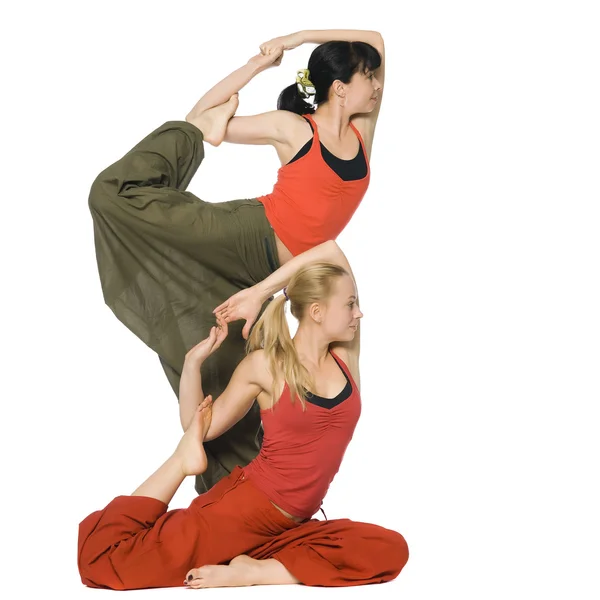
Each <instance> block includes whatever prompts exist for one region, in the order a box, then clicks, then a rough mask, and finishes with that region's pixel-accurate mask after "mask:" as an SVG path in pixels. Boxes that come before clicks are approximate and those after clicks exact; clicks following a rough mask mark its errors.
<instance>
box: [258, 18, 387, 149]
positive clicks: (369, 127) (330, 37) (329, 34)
mask: <svg viewBox="0 0 600 600" xmlns="http://www.w3.org/2000/svg"><path fill="white" fill-rule="evenodd" d="M334 40H335V41H340V42H364V43H366V44H369V45H371V46H373V48H375V49H376V50H377V52H379V55H380V56H381V64H380V65H379V68H377V69H376V70H375V71H374V73H373V77H374V79H376V82H375V84H376V88H378V100H377V104H376V105H375V108H373V110H372V111H371V112H370V113H362V114H357V115H354V116H353V117H352V123H353V124H354V125H355V127H356V128H357V129H358V130H359V131H360V134H361V136H362V138H363V140H364V142H365V146H366V147H367V153H368V155H369V156H371V149H372V147H373V137H374V135H375V125H376V124H377V119H378V117H379V111H380V109H381V100H382V97H383V83H384V79H385V45H384V43H383V36H382V35H381V33H379V32H378V31H368V30H361V29H320V30H315V29H311V30H304V31H296V32H294V33H290V34H289V35H285V36H281V37H277V38H274V39H272V40H270V41H268V42H265V43H264V44H261V46H260V49H261V52H272V51H273V50H274V49H275V48H279V47H283V49H284V51H285V50H290V49H292V48H296V47H298V46H300V45H302V44H323V43H325V42H330V41H334ZM377 84H378V85H377Z"/></svg>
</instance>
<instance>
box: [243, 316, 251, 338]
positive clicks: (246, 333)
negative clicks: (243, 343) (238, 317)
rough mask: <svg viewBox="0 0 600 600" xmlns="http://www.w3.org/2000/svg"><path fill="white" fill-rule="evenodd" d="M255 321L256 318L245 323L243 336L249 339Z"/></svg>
mask: <svg viewBox="0 0 600 600" xmlns="http://www.w3.org/2000/svg"><path fill="white" fill-rule="evenodd" d="M253 323H254V319H248V320H247V321H246V324H245V325H244V329H242V337H243V338H244V339H245V340H247V339H248V336H249V335H250V329H251V328H252V325H253Z"/></svg>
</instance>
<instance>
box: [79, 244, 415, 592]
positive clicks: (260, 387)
mask: <svg viewBox="0 0 600 600" xmlns="http://www.w3.org/2000/svg"><path fill="white" fill-rule="evenodd" d="M340 254H341V253H340V252H338V254H337V255H336V258H337V259H338V264H334V263H330V262H326V263H323V262H316V263H312V264H306V261H305V260H304V259H303V257H296V258H294V259H293V260H292V261H290V263H288V264H286V265H285V266H284V267H282V268H281V269H280V270H279V271H277V272H276V273H274V274H273V275H271V276H270V277H268V278H267V279H266V280H265V282H264V283H261V284H258V285H259V286H261V285H264V286H266V287H268V288H272V289H273V288H275V289H276V288H279V289H281V288H280V286H282V284H285V283H287V282H288V281H289V283H288V285H287V288H285V289H284V293H283V294H280V295H279V296H278V297H277V298H276V299H275V300H273V301H272V302H271V303H270V304H269V306H268V307H267V309H266V310H265V311H264V313H263V315H262V316H261V318H260V319H259V321H258V322H257V324H256V327H255V328H254V329H253V331H252V333H251V335H250V338H249V340H248V350H249V353H248V354H247V356H246V357H245V358H244V359H243V360H242V362H241V363H240V364H239V365H238V367H237V368H236V370H235V372H234V374H233V377H232V379H231V381H230V382H229V385H228V386H227V388H226V389H225V391H224V392H223V393H222V394H221V395H220V396H219V397H218V398H217V399H216V400H215V402H214V404H213V403H212V398H211V397H210V396H208V397H206V398H205V394H204V392H205V388H204V382H203V380H202V377H201V375H200V372H201V368H200V367H201V366H202V364H204V362H205V361H206V360H207V359H208V357H209V356H210V355H212V354H214V353H215V352H216V351H217V350H218V349H219V347H220V346H221V345H222V344H223V342H224V341H225V339H226V338H227V334H228V330H227V323H226V322H225V321H223V320H220V319H218V324H217V326H216V327H213V328H212V329H211V330H210V332H209V335H208V337H207V338H206V339H205V340H203V341H202V342H200V343H199V344H197V345H196V346H194V347H193V348H192V349H191V350H190V351H189V352H188V353H187V354H186V358H185V363H184V366H183V373H182V377H181V394H180V416H181V423H182V425H183V427H184V429H185V434H184V435H183V438H182V439H181V441H180V442H179V445H178V446H177V448H176V450H175V452H174V453H173V454H172V455H171V456H170V457H169V458H168V459H167V461H166V462H165V463H164V464H163V465H162V466H161V467H160V468H159V469H158V470H157V471H156V472H155V473H154V474H153V475H152V476H150V478H149V479H147V480H146V481H145V482H144V483H143V484H142V485H141V486H140V487H139V488H137V490H136V491H135V492H133V494H132V495H131V496H118V497H117V498H115V499H114V500H112V501H111V502H110V503H109V504H108V505H107V506H106V507H105V508H104V509H102V510H100V511H96V512H94V513H92V514H91V515H89V516H88V517H87V518H86V519H84V520H83V521H82V523H81V524H80V527H79V544H78V566H79V572H80V575H81V579H82V582H83V583H85V584H86V585H88V586H91V587H107V588H112V589H137V588H147V587H170V586H177V585H182V584H183V583H185V584H187V585H189V586H190V587H194V588H207V587H226V586H246V585H257V584H263V585H264V584H294V583H302V584H305V585H313V586H355V585H363V584H368V583H380V582H386V581H390V580H391V579H394V578H395V577H397V575H398V574H399V573H400V571H401V570H402V568H403V567H404V565H405V564H406V562H407V560H408V546H407V544H406V541H405V540H404V538H403V536H402V535H400V534H399V533H397V532H395V531H392V530H390V529H385V528H383V527H380V526H377V525H371V524H367V523H357V522H353V521H350V520H349V519H338V520H331V521H330V520H327V518H325V520H324V521H322V520H317V519H313V518H312V517H313V515H314V514H315V513H316V512H317V511H318V510H319V509H320V507H321V504H322V501H323V498H324V497H325V495H326V493H327V490H328V488H329V486H330V484H331V482H332V480H333V478H334V476H335V474H336V473H337V472H338V469H339V467H340V464H341V462H342V459H343V456H344V453H345V451H346V448H347V446H348V444H349V442H350V440H351V438H352V435H353V432H354V429H355V427H356V424H357V421H358V419H359V416H360V412H361V398H360V376H359V349H360V348H359V345H360V341H359V322H360V319H361V318H362V316H363V315H362V312H361V311H360V308H359V306H358V303H357V291H356V286H355V284H354V280H353V278H352V276H351V275H350V273H349V271H348V269H347V268H344V267H342V266H341V265H343V264H347V262H346V261H345V257H343V255H341V258H340ZM327 255H328V253H327V252H323V251H322V252H321V253H320V254H317V255H316V257H317V258H318V257H319V256H320V257H324V256H327ZM296 269H298V270H296ZM291 272H293V273H294V274H293V275H292V277H291V279H290V273H291ZM288 301H289V303H290V307H291V308H290V310H291V313H292V314H293V315H294V317H296V319H298V329H297V331H296V334H295V336H294V338H293V339H292V337H291V335H290V331H289V329H288V324H287V320H286V316H285V305H286V303H287V302H288ZM220 351H221V352H222V351H223V349H222V348H221V350H220ZM255 399H256V400H257V402H258V405H259V407H260V410H261V414H262V418H263V422H264V428H265V437H264V443H263V446H262V448H261V451H260V453H259V455H258V456H257V457H256V458H255V459H254V460H253V461H252V462H251V463H250V464H249V465H247V466H246V467H244V468H240V467H236V468H234V469H233V471H232V473H231V474H230V475H229V476H228V477H226V478H224V479H222V480H221V481H220V482H219V483H218V484H217V485H215V486H214V487H213V488H212V489H211V490H210V491H208V492H206V493H204V494H201V495H200V496H198V497H197V498H196V499H195V500H193V501H192V503H191V505H190V506H189V508H187V509H174V510H171V511H168V510H167V509H168V504H169V502H170V501H171V499H172V498H173V495H174V494H175V492H176V491H177V489H178V488H179V486H180V485H181V483H182V481H183V480H184V479H185V477H186V476H188V475H197V474H200V473H202V472H203V471H204V470H205V469H206V467H207V459H206V454H205V451H204V449H203V441H204V442H206V441H208V440H212V439H214V438H218V436H220V435H222V434H223V433H224V432H226V431H227V430H229V429H230V428H231V427H232V426H233V425H234V424H235V423H236V422H238V421H239V420H240V419H241V418H242V417H243V416H244V415H245V414H246V413H247V412H248V410H249V409H250V407H251V406H252V405H253V403H254V402H255Z"/></svg>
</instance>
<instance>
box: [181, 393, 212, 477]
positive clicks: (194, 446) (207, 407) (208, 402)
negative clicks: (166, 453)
mask: <svg viewBox="0 0 600 600" xmlns="http://www.w3.org/2000/svg"><path fill="white" fill-rule="evenodd" d="M211 419H212V396H207V398H206V399H205V400H204V401H203V402H202V403H201V404H200V406H199V407H198V408H197V409H196V412H195V414H194V417H193V419H192V422H191V423H190V425H189V427H188V428H187V429H186V431H185V433H184V434H183V437H182V438H181V440H180V442H179V444H178V446H177V449H176V450H175V455H176V456H177V457H178V458H179V460H180V461H181V470H182V472H183V474H184V475H185V476H186V477H187V476H188V475H201V474H202V473H204V471H206V467H207V466H208V461H207V458H206V452H205V451H204V437H205V436H206V432H207V431H208V429H209V427H210V423H211Z"/></svg>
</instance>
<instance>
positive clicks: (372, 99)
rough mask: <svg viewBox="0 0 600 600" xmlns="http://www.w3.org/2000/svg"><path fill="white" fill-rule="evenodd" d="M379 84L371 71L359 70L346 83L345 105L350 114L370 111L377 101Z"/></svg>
mask: <svg viewBox="0 0 600 600" xmlns="http://www.w3.org/2000/svg"><path fill="white" fill-rule="evenodd" d="M380 91H381V84H380V83H379V81H378V80H377V78H376V77H375V73H374V72H373V71H367V72H366V73H365V72H364V71H359V72H357V73H354V75H352V78H351V79H350V83H348V84H347V106H346V108H348V109H350V112H352V114H355V113H370V112H371V111H372V110H373V109H374V108H375V107H376V106H377V102H379V92H380Z"/></svg>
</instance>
